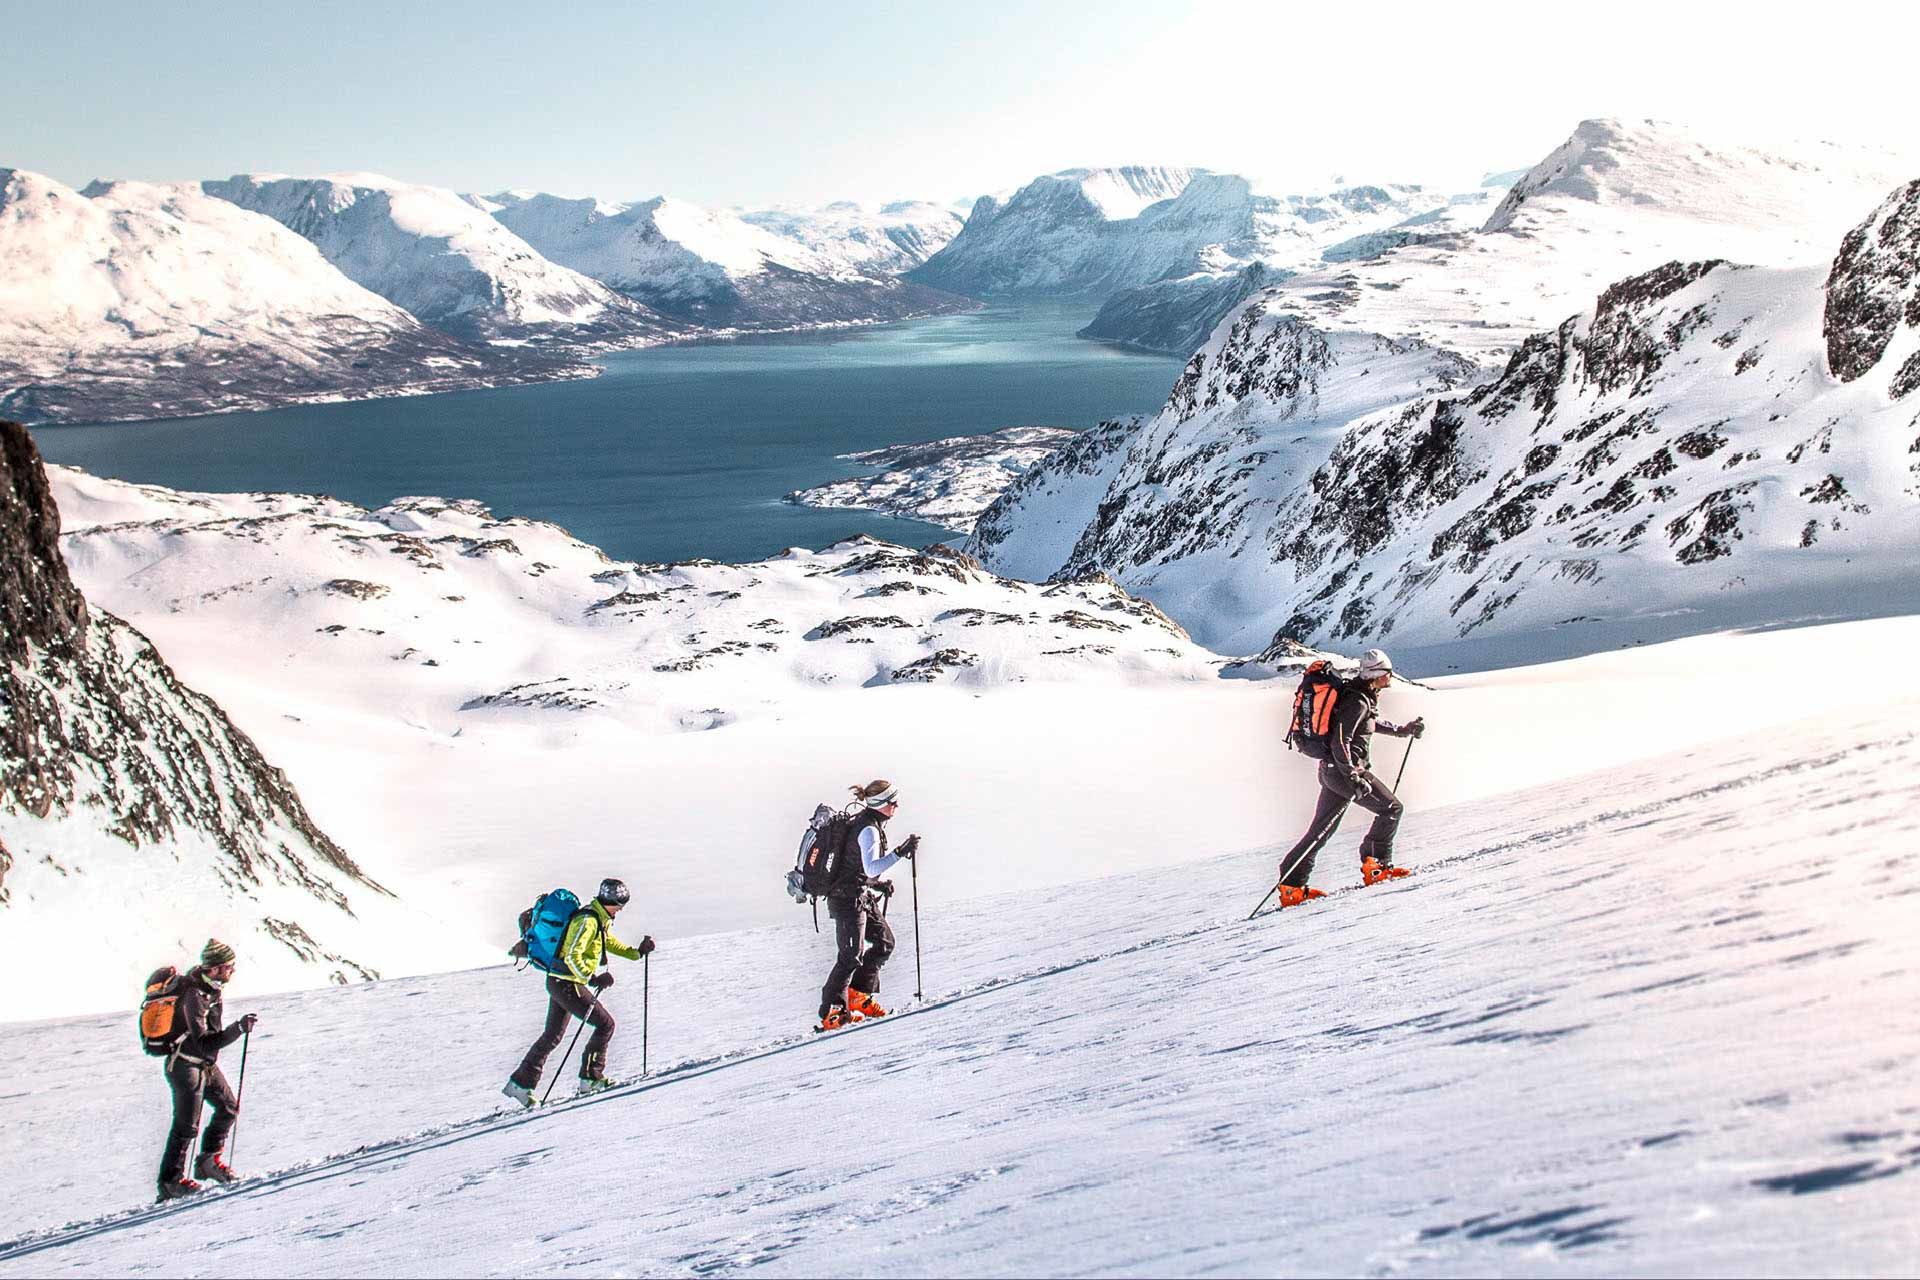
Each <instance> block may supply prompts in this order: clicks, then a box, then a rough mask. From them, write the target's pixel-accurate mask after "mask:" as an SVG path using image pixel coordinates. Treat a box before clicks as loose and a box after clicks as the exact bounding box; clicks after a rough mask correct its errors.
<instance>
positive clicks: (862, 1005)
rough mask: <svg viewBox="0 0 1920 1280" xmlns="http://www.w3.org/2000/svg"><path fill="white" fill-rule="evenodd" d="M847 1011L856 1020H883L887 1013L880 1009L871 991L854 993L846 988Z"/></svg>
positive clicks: (849, 988) (851, 989)
mask: <svg viewBox="0 0 1920 1280" xmlns="http://www.w3.org/2000/svg"><path fill="white" fill-rule="evenodd" d="M847 1010H848V1012H850V1013H852V1014H853V1016H854V1017H856V1018H884V1017H886V1016H887V1011H886V1010H885V1009H882V1008H881V1007H880V1003H879V1001H877V1000H875V999H874V998H873V992H871V991H856V990H854V989H853V988H852V987H848V988H847Z"/></svg>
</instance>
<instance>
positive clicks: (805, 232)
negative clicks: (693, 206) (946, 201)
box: [739, 200, 966, 275]
mask: <svg viewBox="0 0 1920 1280" xmlns="http://www.w3.org/2000/svg"><path fill="white" fill-rule="evenodd" d="M739 217H740V220H741V221H742V222H745V223H748V224H750V225H752V226H756V227H762V228H765V229H766V230H768V231H771V232H772V233H773V234H775V235H777V236H780V237H781V238H782V239H786V240H791V241H793V242H794V243H795V244H799V245H803V246H805V247H806V248H808V249H810V250H812V251H813V252H814V253H816V254H819V255H820V256H821V257H823V258H826V259H828V260H833V261H838V262H840V263H843V264H844V265H845V266H846V267H847V268H849V269H851V270H853V271H858V272H860V273H862V274H868V275H871V274H875V273H879V274H882V275H900V274H901V273H902V272H905V271H909V270H911V269H913V268H914V267H917V266H919V265H920V264H921V263H923V262H925V261H926V260H927V259H928V258H930V257H932V256H933V255H934V254H935V253H937V252H939V251H940V249H941V248H943V247H944V246H945V245H946V243H947V242H948V241H949V240H951V239H953V238H954V237H955V236H957V235H959V234H960V228H961V227H962V226H963V225H964V224H965V222H966V218H965V217H964V216H962V215H961V213H960V211H959V210H958V209H954V208H949V207H947V206H945V205H939V204H934V203H932V202H930V201H926V200H895V201H889V202H888V203H886V204H883V205H881V206H879V207H878V208H869V207H868V206H866V205H863V204H860V203H858V202H856V201H852V200H838V201H835V202H834V203H832V204H827V205H822V206H820V207H819V208H805V207H789V206H785V205H782V206H777V207H775V208H771V209H744V210H741V211H739Z"/></svg>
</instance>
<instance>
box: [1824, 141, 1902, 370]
mask: <svg viewBox="0 0 1920 1280" xmlns="http://www.w3.org/2000/svg"><path fill="white" fill-rule="evenodd" d="M1916 282H1920V179H1917V180H1915V181H1913V182H1909V183H1907V184H1906V185H1905V186H1903V187H1901V188H1900V189H1899V190H1898V191H1895V192H1894V193H1893V194H1892V195H1890V196H1888V197H1887V199H1886V201H1885V203H1883V204H1882V205H1881V206H1880V207H1879V208H1878V209H1876V210H1874V211H1873V215H1872V216H1871V217H1869V218H1868V219H1867V220H1866V221H1865V222H1862V223H1861V224H1860V225H1859V226H1858V227H1855V228H1854V229H1853V231H1851V232H1850V233H1849V234H1848V235H1847V238H1846V240H1845V241H1843V242H1842V243H1841V245H1840V252H1839V254H1838V256H1836V257H1835V258H1834V260H1833V270H1832V271H1831V272H1830V273H1829V274H1828V276H1827V307H1826V313H1825V317H1824V320H1823V329H1824V332H1825V334H1826V339H1827V367H1828V368H1829V369H1830V370H1832V372H1833V376H1834V377H1836V378H1838V379H1840V381H1842V382H1852V381H1853V380H1854V379H1855V378H1858V377H1860V376H1862V375H1863V374H1865V373H1866V372H1867V371H1868V370H1869V369H1871V368H1873V367H1874V365H1876V364H1878V363H1879V362H1880V358H1881V357H1882V356H1884V355H1885V354H1886V353H1887V348H1888V346H1889V345H1890V344H1891V343H1892V342H1893V339H1894V335H1895V334H1896V333H1897V332H1898V331H1899V330H1900V328H1901V327H1902V326H1904V327H1905V328H1907V329H1920V284H1917V283H1916ZM1896 376H1897V377H1898V378H1899V381H1900V383H1901V385H1900V386H1899V388H1898V389H1897V390H1896V392H1895V395H1896V397H1900V396H1905V395H1906V394H1908V393H1909V392H1911V391H1912V390H1913V388H1914V385H1915V384H1916V383H1920V356H1913V357H1909V358H1908V360H1907V362H1906V366H1905V367H1903V368H1902V369H1901V370H1900V372H1899V374H1898V375H1896Z"/></svg>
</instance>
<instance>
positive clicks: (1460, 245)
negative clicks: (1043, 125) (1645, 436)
mask: <svg viewBox="0 0 1920 1280" xmlns="http://www.w3.org/2000/svg"><path fill="white" fill-rule="evenodd" d="M1916 166H1920V154H1915V155H1909V156H1895V155H1890V154H1888V153H1885V152H1880V151H1873V150H1868V149H1864V148H1854V147H1843V146H1838V145H1833V144H1825V143H1815V144H1804V145H1798V146H1792V147H1781V148H1777V149H1775V150H1771V151H1760V150H1756V149H1754V148H1751V147H1744V146H1737V145H1722V144H1719V143H1717V142H1715V143H1712V144H1709V143H1707V142H1704V141H1702V139H1701V138H1700V136H1699V135H1698V134H1696V133H1695V132H1693V131H1691V130H1688V129H1684V128H1681V127H1679V126H1675V125H1670V124H1661V123H1655V122H1650V121H1638V122H1625V121H1618V120H1588V121H1585V122H1583V123H1582V124H1580V126H1579V127H1578V128H1577V129H1575V131H1574V133H1573V134H1572V136H1571V137H1570V138H1569V139H1568V140H1567V141H1566V142H1565V143H1564V144H1562V145H1561V146H1560V147H1558V148H1556V149H1555V150H1554V151H1553V153H1552V154H1550V155H1549V156H1547V157H1546V159H1544V160H1542V161H1541V162H1540V163H1539V164H1537V165H1535V166H1534V167H1533V168H1532V169H1531V170H1529V171H1528V172H1527V173H1526V175H1525V176H1523V177H1522V178H1521V179H1520V180H1519V181H1518V182H1516V183H1515V184H1514V186H1513V188H1512V189H1511V190H1510V191H1509V192H1508V193H1507V195H1506V197H1505V199H1503V200H1502V201H1501V203H1500V205H1499V207H1498V208H1496V209H1495V210H1494V211H1493V213H1492V214H1491V215H1490V216H1489V217H1488V219H1487V221H1486V223H1485V225H1484V226H1482V227H1481V228H1480V229H1479V230H1478V231H1476V232H1471V233H1467V234H1460V235H1446V236H1440V237H1437V238H1434V239H1430V240H1428V239H1419V238H1416V239H1414V240H1412V241H1410V242H1408V243H1406V244H1404V245H1400V246H1397V247H1390V248H1389V249H1388V250H1387V251H1386V252H1385V253H1383V254H1380V255H1378V256H1374V257H1370V258H1367V259H1365V260H1360V261H1351V262H1334V263H1329V264H1328V265H1326V266H1324V267H1322V268H1320V269H1318V270H1314V271H1308V272H1302V273H1301V274H1299V275H1296V276H1294V277H1293V278H1291V279H1288V280H1286V281H1283V282H1280V283H1278V284H1277V285H1276V291H1277V300H1276V301H1275V302H1273V303H1271V304H1270V305H1272V306H1275V307H1281V308H1285V309H1287V310H1290V311H1293V312H1295V313H1297V314H1298V315H1300V316H1302V317H1303V318H1305V319H1307V320H1309V321H1311V322H1312V323H1314V324H1316V325H1320V326H1322V327H1336V326H1337V327H1346V328H1355V329H1362V330H1365V331H1367V332H1371V333H1382V334H1387V335H1389V336H1392V337H1416V338H1420V339H1423V340H1425V341H1429V342H1434V343H1438V344H1440V345H1443V346H1448V347H1452V348H1453V349H1455V350H1458V351H1462V352H1467V353H1470V354H1474V355H1475V356H1476V357H1477V358H1486V357H1498V358H1505V356H1507V355H1508V354H1510V353H1511V352H1512V350H1513V348H1514V347H1516V346H1518V345H1519V344H1520V343H1521V342H1522V341H1524V340H1525V339H1526V338H1527V337H1528V336H1529V335H1530V334H1532V333H1533V332H1536V331H1538V330H1542V329H1550V328H1552V327H1553V326H1555V325H1557V324H1558V323H1559V322H1560V321H1561V320H1562V319H1564V318H1565V317H1566V316H1567V315H1568V314H1570V313H1571V312H1573V311H1576V310H1579V309H1580V308H1581V307H1583V306H1585V305H1587V303H1589V302H1590V301H1591V300H1592V299H1593V298H1594V297H1595V296H1597V295H1598V294H1599V293H1600V292H1601V291H1602V290H1604V289H1605V288H1606V287H1607V286H1608V285H1609V284H1611V283H1612V282H1614V281H1616V280H1622V279H1625V278H1627V277H1628V276H1633V275H1639V274H1641V273H1643V272H1647V271H1651V270H1653V269H1654V268H1656V267H1658V266H1660V265H1661V264H1663V263H1666V262H1671V261H1676V260H1679V261H1689V260H1695V259H1708V258H1721V259H1725V260H1727V261H1731V262H1744V263H1751V264H1754V265H1759V266H1772V267H1785V266H1809V265H1812V264H1814V263H1823V264H1824V263H1825V262H1826V261H1827V260H1828V259H1829V258H1830V257H1831V256H1832V254H1833V246H1834V244H1835V243H1836V242H1837V241H1838V240H1839V238H1840V236H1841V235H1843V234H1844V233H1845V232H1846V231H1847V229H1848V228H1849V227H1851V226H1853V224H1854V223H1856V222H1857V221H1858V220H1859V218H1860V213H1861V211H1862V210H1863V209H1868V208H1871V207H1873V205H1874V204H1875V203H1876V202H1877V201H1878V200H1879V199H1880V198H1881V197H1882V196H1884V195H1885V194H1886V192H1887V190H1888V189H1889V188H1890V187H1892V186H1894V185H1895V184H1896V183H1899V182H1903V181H1906V180H1907V179H1908V178H1910V177H1912V174H1913V170H1914V168H1915V167H1916Z"/></svg>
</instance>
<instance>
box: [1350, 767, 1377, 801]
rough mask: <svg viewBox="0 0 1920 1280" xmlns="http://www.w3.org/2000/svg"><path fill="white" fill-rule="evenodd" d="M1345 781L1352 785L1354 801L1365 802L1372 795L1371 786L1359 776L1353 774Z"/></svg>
mask: <svg viewBox="0 0 1920 1280" xmlns="http://www.w3.org/2000/svg"><path fill="white" fill-rule="evenodd" d="M1347 781H1348V782H1350V783H1351V784H1353V798H1354V799H1355V800H1365V799H1366V798H1367V797H1368V796H1370V795H1372V794H1373V784H1372V783H1370V782H1368V781H1367V780H1366V779H1365V778H1363V777H1361V776H1360V775H1359V774H1357V773H1356V774H1354V775H1353V776H1352V777H1351V778H1348V779H1347Z"/></svg>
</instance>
